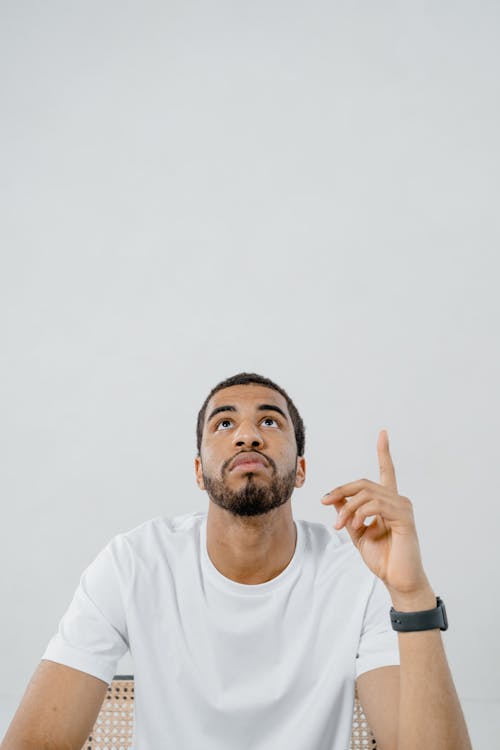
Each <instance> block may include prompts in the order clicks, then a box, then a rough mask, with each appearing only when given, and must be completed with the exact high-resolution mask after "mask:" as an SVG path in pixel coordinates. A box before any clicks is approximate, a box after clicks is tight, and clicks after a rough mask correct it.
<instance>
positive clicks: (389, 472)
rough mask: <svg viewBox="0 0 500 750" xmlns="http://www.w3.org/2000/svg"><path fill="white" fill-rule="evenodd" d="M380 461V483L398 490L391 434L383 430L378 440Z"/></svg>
mask: <svg viewBox="0 0 500 750" xmlns="http://www.w3.org/2000/svg"><path fill="white" fill-rule="evenodd" d="M377 453H378V463H379V468H380V484H383V485H384V487H390V488H392V489H394V490H395V491H396V492H397V489H398V486H397V482H396V470H395V469H394V464H393V462H392V458H391V454H390V451H389V434H388V432H387V430H381V431H380V432H379V435H378V440H377Z"/></svg>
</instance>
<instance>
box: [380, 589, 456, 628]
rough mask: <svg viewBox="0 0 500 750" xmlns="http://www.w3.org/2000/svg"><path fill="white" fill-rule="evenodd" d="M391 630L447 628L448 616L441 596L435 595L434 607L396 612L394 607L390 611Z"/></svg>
mask: <svg viewBox="0 0 500 750" xmlns="http://www.w3.org/2000/svg"><path fill="white" fill-rule="evenodd" d="M390 616H391V624H392V627H393V630H398V631H399V632H404V633H406V632H411V631H414V630H434V629H436V628H439V630H448V618H447V616H446V609H445V606H444V602H443V600H442V599H441V597H439V596H437V597H436V607H435V608H434V609H424V610H422V611H421V612H397V611H396V610H395V609H394V607H391V611H390Z"/></svg>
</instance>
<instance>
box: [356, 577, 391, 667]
mask: <svg viewBox="0 0 500 750" xmlns="http://www.w3.org/2000/svg"><path fill="white" fill-rule="evenodd" d="M374 579H375V580H374V583H373V587H372V590H371V593H370V596H369V597H368V603H367V605H366V609H365V615H364V618H363V627H362V631H361V636H360V639H359V645H358V652H357V654H356V677H359V675H360V674H362V673H363V672H368V671H369V670H370V669H377V667H387V666H390V665H392V664H396V665H398V664H399V663H400V660H399V642H398V634H397V631H396V630H393V627H392V624H391V618H390V614H389V612H390V609H391V607H392V600H391V596H390V594H389V592H388V590H387V588H386V586H385V584H384V583H383V581H382V580H381V579H380V578H378V577H377V576H375V575H374Z"/></svg>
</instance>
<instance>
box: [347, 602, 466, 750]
mask: <svg viewBox="0 0 500 750" xmlns="http://www.w3.org/2000/svg"><path fill="white" fill-rule="evenodd" d="M392 600H393V605H394V609H396V610H398V611H399V612H418V611H421V610H425V609H433V608H434V606H435V604H436V597H435V596H434V594H433V593H432V590H430V589H429V590H428V591H422V593H421V594H420V595H418V596H415V595H414V596H412V597H411V599H408V598H404V597H401V596H399V597H397V596H394V595H393V596H392ZM398 641H399V655H400V662H401V664H400V666H399V667H397V666H392V667H381V668H379V669H372V670H370V671H368V672H364V673H363V674H361V675H360V676H359V677H358V679H357V682H356V686H357V689H358V698H359V701H360V703H361V705H362V707H363V711H364V713H365V716H366V719H367V721H368V724H369V725H370V728H371V729H372V731H373V734H374V735H375V738H376V740H377V746H378V747H380V750H397V749H398V748H399V749H401V748H404V750H421V748H423V747H428V748H433V750H472V745H471V741H470V737H469V733H468V731H467V725H466V723H465V718H464V715H463V712H462V708H461V706H460V702H459V699H458V696H457V693H456V690H455V686H454V684H453V679H452V676H451V672H450V669H449V666H448V662H447V659H446V654H445V651H444V646H443V640H442V638H441V631H440V630H438V629H437V628H436V629H434V630H421V631H413V632H407V633H403V632H398Z"/></svg>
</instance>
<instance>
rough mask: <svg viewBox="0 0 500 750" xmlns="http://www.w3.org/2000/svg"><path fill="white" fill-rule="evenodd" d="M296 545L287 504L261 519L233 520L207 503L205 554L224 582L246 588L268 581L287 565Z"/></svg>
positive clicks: (258, 517)
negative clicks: (240, 584)
mask: <svg viewBox="0 0 500 750" xmlns="http://www.w3.org/2000/svg"><path fill="white" fill-rule="evenodd" d="M296 543H297V530H296V528H295V523H294V521H293V518H292V512H291V507H290V503H289V502H288V503H286V504H285V505H282V506H280V507H279V508H274V509H273V510H272V511H269V513H265V514H263V515H261V516H234V515H233V514H232V513H230V512H229V511H228V510H225V509H224V508H220V507H219V506H218V505H216V504H215V503H213V502H212V501H210V504H209V509H208V516H207V552H208V556H209V557H210V560H211V561H212V563H213V564H214V565H215V567H216V568H217V570H218V571H219V572H220V573H222V575H223V576H225V577H226V578H230V579H231V580H233V581H236V582H237V583H246V584H249V585H255V584H258V583H265V582H266V581H270V580H271V579H272V578H276V576H278V575H279V574H280V573H281V572H282V571H283V570H284V569H285V568H286V567H287V565H288V564H289V563H290V560H291V559H292V557H293V555H294V552H295V546H296Z"/></svg>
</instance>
